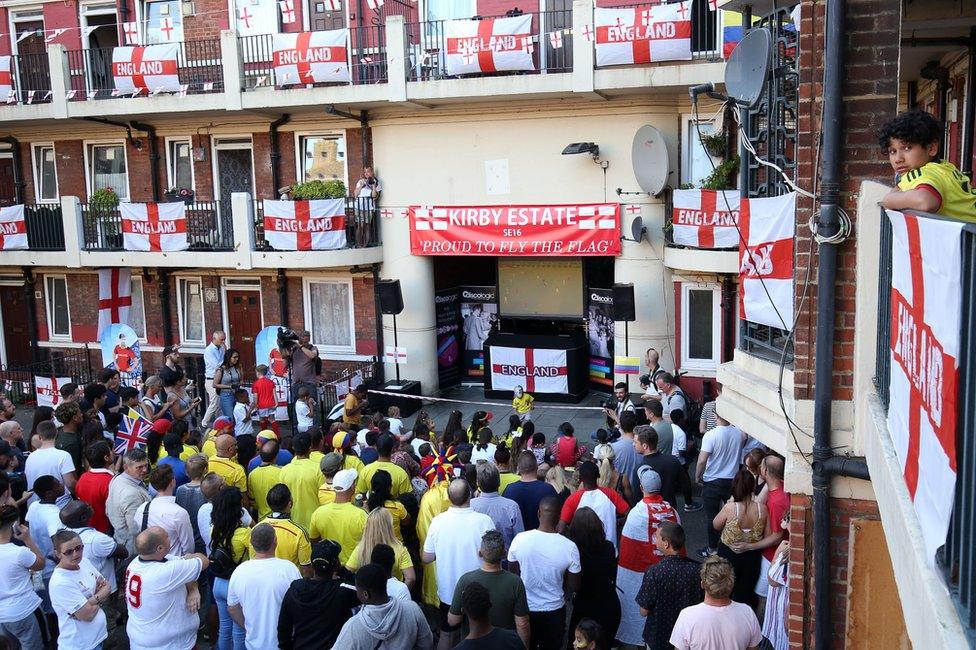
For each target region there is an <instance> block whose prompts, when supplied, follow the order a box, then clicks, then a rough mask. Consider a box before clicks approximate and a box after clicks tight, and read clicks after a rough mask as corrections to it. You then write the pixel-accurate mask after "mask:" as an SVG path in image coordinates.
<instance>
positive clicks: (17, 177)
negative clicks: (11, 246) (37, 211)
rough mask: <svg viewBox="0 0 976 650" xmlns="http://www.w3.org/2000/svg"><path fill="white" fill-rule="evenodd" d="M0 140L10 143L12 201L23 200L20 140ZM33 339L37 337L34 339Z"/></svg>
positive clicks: (6, 136)
mask: <svg viewBox="0 0 976 650" xmlns="http://www.w3.org/2000/svg"><path fill="white" fill-rule="evenodd" d="M0 142H6V143H7V144H9V145H10V153H11V154H12V157H13V163H14V203H23V202H24V188H25V187H27V183H25V182H24V177H23V175H22V174H21V169H22V168H21V166H20V163H21V160H20V141H19V140H18V139H17V138H15V137H14V136H12V135H5V136H3V137H2V138H0ZM34 340H35V341H36V340H37V339H34Z"/></svg>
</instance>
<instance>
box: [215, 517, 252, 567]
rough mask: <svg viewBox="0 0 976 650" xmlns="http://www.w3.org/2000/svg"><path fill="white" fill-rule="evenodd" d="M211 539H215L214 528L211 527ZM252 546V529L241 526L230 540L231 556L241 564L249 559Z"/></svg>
mask: <svg viewBox="0 0 976 650" xmlns="http://www.w3.org/2000/svg"><path fill="white" fill-rule="evenodd" d="M210 535H211V539H213V526H211V527H210ZM250 546H251V529H250V528H248V527H247V526H240V527H238V528H237V530H235V531H234V534H233V535H232V536H231V538H230V554H231V557H233V558H234V561H235V562H237V563H238V564H240V563H241V562H243V561H244V560H246V559H247V557H248V555H247V554H248V550H249V549H250Z"/></svg>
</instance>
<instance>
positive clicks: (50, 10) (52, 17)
mask: <svg viewBox="0 0 976 650" xmlns="http://www.w3.org/2000/svg"><path fill="white" fill-rule="evenodd" d="M4 24H6V23H4ZM80 24H81V23H80V22H79V20H78V4H77V3H75V2H45V3H44V29H48V30H50V29H56V28H58V27H74V28H77V27H79V25H80ZM51 42H52V43H61V44H62V45H64V46H65V48H67V49H69V50H80V49H81V30H80V29H69V30H68V31H66V32H64V33H63V34H61V35H60V36H58V37H57V38H56V39H54V40H53V41H51Z"/></svg>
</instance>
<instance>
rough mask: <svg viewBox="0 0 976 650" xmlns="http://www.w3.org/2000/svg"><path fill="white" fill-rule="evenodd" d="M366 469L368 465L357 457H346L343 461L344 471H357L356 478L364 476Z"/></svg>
mask: <svg viewBox="0 0 976 650" xmlns="http://www.w3.org/2000/svg"><path fill="white" fill-rule="evenodd" d="M365 467H366V465H364V464H363V461H361V460H359V457H357V456H346V457H345V458H343V459H342V469H354V470H356V476H360V475H362V473H363V469H364V468H365Z"/></svg>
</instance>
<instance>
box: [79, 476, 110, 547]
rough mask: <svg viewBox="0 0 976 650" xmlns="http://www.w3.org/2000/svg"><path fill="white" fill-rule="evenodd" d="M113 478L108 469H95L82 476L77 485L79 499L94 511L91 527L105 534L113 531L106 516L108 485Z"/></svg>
mask: <svg viewBox="0 0 976 650" xmlns="http://www.w3.org/2000/svg"><path fill="white" fill-rule="evenodd" d="M113 477H114V474H112V472H110V471H109V470H107V469H93V470H89V471H87V472H85V473H84V474H82V475H81V478H79V479H78V482H77V483H76V484H75V494H77V495H78V499H79V500H81V501H84V502H85V503H87V504H88V505H90V506H91V507H92V510H93V511H94V514H93V515H92V518H91V527H92V528H94V529H95V530H97V531H98V532H100V533H105V534H109V531H110V530H111V529H112V525H111V524H110V523H109V521H108V516H107V515H106V514H105V501H106V500H107V499H108V484H109V483H111V482H112V478H113Z"/></svg>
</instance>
